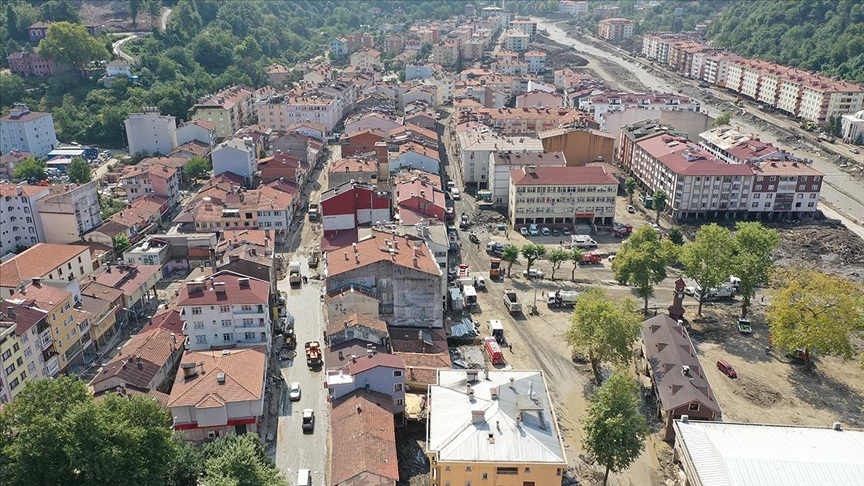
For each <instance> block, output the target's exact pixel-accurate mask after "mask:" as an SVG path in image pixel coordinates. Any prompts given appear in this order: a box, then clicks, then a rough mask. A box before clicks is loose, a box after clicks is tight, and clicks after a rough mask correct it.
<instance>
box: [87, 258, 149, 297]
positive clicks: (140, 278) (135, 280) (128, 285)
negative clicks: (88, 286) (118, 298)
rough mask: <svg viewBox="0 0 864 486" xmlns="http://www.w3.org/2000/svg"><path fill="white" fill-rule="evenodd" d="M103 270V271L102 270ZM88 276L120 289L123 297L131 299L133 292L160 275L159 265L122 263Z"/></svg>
mask: <svg viewBox="0 0 864 486" xmlns="http://www.w3.org/2000/svg"><path fill="white" fill-rule="evenodd" d="M102 269H104V270H102ZM102 269H100V270H102V271H97V272H96V273H94V274H93V275H91V276H90V278H91V279H93V280H94V281H96V282H98V283H100V284H102V285H107V286H109V287H114V288H115V289H120V290H122V291H123V295H125V296H129V297H131V296H132V295H134V294H135V292H136V291H137V290H138V289H139V288H140V287H141V286H142V285H144V284H145V283H146V282H147V281H149V280H150V279H151V278H153V276H154V275H155V276H157V277H158V276H159V275H160V274H161V273H162V266H161V265H134V264H131V263H123V264H120V265H114V266H106V267H102Z"/></svg>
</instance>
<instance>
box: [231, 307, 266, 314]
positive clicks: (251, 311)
mask: <svg viewBox="0 0 864 486" xmlns="http://www.w3.org/2000/svg"><path fill="white" fill-rule="evenodd" d="M262 313H264V306H263V305H253V306H252V308H251V309H243V308H240V307H235V308H234V314H262Z"/></svg>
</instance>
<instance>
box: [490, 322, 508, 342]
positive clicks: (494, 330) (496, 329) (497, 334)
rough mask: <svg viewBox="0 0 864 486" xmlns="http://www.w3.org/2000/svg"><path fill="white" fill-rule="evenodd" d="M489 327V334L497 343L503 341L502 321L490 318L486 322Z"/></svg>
mask: <svg viewBox="0 0 864 486" xmlns="http://www.w3.org/2000/svg"><path fill="white" fill-rule="evenodd" d="M486 325H487V326H488V327H489V334H491V335H492V337H494V338H495V340H496V341H498V344H502V343H504V342H505V341H504V323H503V322H501V320H500V319H491V320H489V321H487V322H486Z"/></svg>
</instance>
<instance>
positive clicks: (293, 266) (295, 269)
mask: <svg viewBox="0 0 864 486" xmlns="http://www.w3.org/2000/svg"><path fill="white" fill-rule="evenodd" d="M302 281H303V276H302V275H301V274H300V262H291V263H289V264H288V283H290V284H291V285H300V282H302Z"/></svg>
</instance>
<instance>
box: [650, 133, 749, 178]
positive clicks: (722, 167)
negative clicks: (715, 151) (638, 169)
mask: <svg viewBox="0 0 864 486" xmlns="http://www.w3.org/2000/svg"><path fill="white" fill-rule="evenodd" d="M637 145H638V146H639V147H641V148H642V149H643V150H645V151H646V152H648V154H650V155H651V156H652V157H654V158H656V159H658V160H659V161H660V162H661V163H662V164H663V165H665V166H666V167H668V168H669V169H670V170H672V172H675V173H676V174H680V175H684V176H735V175H741V176H749V175H753V170H752V169H750V166H748V165H746V164H727V163H726V162H724V161H721V160H719V159H717V158H716V157H714V156H713V155H712V154H710V153H708V152H706V151H705V150H704V149H702V148H701V147H699V146H697V145H695V144H693V143H691V142H688V141H687V140H686V139H683V138H679V137H673V136H671V135H660V136H659V137H651V138H648V139H645V140H642V141H641V142H638V143H637Z"/></svg>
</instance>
